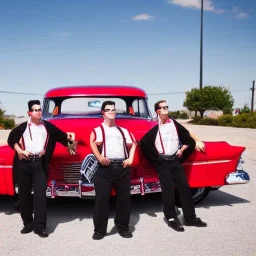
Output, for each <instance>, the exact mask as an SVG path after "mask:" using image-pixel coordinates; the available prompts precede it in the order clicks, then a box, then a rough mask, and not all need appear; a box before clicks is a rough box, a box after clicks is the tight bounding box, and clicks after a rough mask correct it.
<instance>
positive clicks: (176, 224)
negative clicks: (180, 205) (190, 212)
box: [167, 219, 185, 232]
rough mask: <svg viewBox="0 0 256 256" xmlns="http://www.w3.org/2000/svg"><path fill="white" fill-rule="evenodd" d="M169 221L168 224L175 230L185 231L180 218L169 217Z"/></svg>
mask: <svg viewBox="0 0 256 256" xmlns="http://www.w3.org/2000/svg"><path fill="white" fill-rule="evenodd" d="M167 222H168V226H169V227H170V228H172V229H174V230H175V231H178V232H184V231H185V229H184V228H183V226H182V224H181V223H180V221H179V220H178V219H169V220H168V221H167Z"/></svg>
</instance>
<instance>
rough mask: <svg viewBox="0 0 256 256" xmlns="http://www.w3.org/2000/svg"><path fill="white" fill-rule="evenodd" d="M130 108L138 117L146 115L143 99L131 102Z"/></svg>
mask: <svg viewBox="0 0 256 256" xmlns="http://www.w3.org/2000/svg"><path fill="white" fill-rule="evenodd" d="M132 108H133V110H134V113H135V116H138V117H145V118H147V117H148V113H147V108H146V106H145V101H144V100H143V99H136V100H134V101H133V103H132Z"/></svg>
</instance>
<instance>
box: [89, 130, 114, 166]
mask: <svg viewBox="0 0 256 256" xmlns="http://www.w3.org/2000/svg"><path fill="white" fill-rule="evenodd" d="M90 146H91V150H92V153H93V154H94V156H95V157H96V158H97V160H98V161H99V162H100V164H101V165H104V166H108V165H109V164H110V163H111V161H110V160H109V159H107V158H106V157H103V156H102V155H101V154H100V152H99V150H98V145H97V143H96V141H95V133H94V131H92V132H91V135H90Z"/></svg>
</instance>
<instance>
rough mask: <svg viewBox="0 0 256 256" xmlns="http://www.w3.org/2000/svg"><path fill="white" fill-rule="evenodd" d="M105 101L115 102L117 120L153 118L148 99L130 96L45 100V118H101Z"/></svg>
mask: <svg viewBox="0 0 256 256" xmlns="http://www.w3.org/2000/svg"><path fill="white" fill-rule="evenodd" d="M104 101H114V102H115V108H116V118H127V117H129V118H151V113H150V111H149V109H148V105H147V98H139V97H128V96H127V97H55V98H45V99H44V103H43V118H45V119H48V118H78V117H83V118H87V117H88V118H94V117H95V118H99V117H101V116H102V114H101V105H102V103H103V102H104Z"/></svg>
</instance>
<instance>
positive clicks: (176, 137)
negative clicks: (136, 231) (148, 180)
mask: <svg viewBox="0 0 256 256" xmlns="http://www.w3.org/2000/svg"><path fill="white" fill-rule="evenodd" d="M155 111H156V114H157V115H158V118H159V123H158V124H157V125H156V126H154V127H153V128H152V129H151V130H149V131H148V132H147V133H146V134H145V135H144V136H143V138H142V139H141V141H140V148H141V151H142V153H143V154H144V155H145V157H146V158H147V159H148V160H149V161H150V162H151V163H152V164H153V166H154V167H155V169H156V171H157V173H158V174H159V179H160V184H161V189H162V201H163V211H164V215H165V218H166V220H167V223H168V225H169V227H171V228H172V229H174V230H176V231H180V232H183V231H184V228H183V226H182V224H181V223H180V221H179V219H178V217H177V212H176V210H175V198H174V186H175V187H176V189H177V191H178V193H179V196H180V200H181V206H182V211H183V215H184V218H185V225H186V226H196V227H206V226H207V223H205V222H203V221H202V220H201V219H200V218H198V217H196V213H195V207H194V203H193V198H192V194H191V190H190V187H189V185H188V181H187V177H186V175H185V171H184V168H183V166H182V165H181V162H182V161H183V160H184V159H186V158H187V157H188V156H189V155H190V154H191V153H192V152H193V151H194V150H195V146H196V142H195V140H194V139H193V138H192V137H191V135H190V134H189V131H188V130H187V129H186V128H185V127H183V126H182V125H180V124H179V123H178V122H176V121H175V120H174V119H170V118H169V116H168V105H167V102H166V101H165V100H161V101H158V102H156V103H155ZM202 150H203V148H202Z"/></svg>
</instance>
